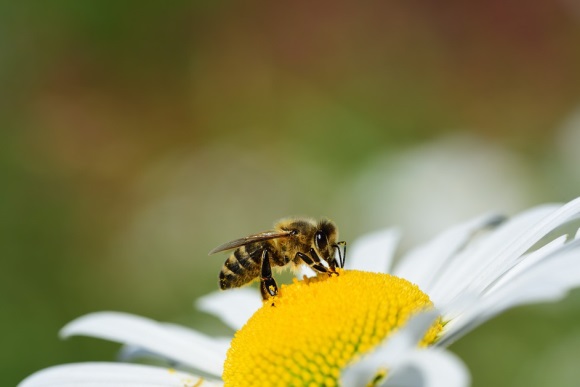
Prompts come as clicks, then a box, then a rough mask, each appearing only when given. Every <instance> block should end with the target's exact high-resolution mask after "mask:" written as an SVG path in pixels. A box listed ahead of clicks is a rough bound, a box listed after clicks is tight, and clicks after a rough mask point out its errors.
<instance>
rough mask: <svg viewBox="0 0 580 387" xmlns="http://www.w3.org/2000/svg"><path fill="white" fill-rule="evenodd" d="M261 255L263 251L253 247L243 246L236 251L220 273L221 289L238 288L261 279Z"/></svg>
mask: <svg viewBox="0 0 580 387" xmlns="http://www.w3.org/2000/svg"><path fill="white" fill-rule="evenodd" d="M261 254H262V251H261V249H256V248H251V246H241V247H239V248H237V249H236V250H234V252H233V253H232V254H231V255H230V256H229V257H228V259H227V260H226V262H225V263H224V266H223V267H222V270H221V272H220V276H219V282H220V288H221V289H222V290H225V289H229V288H237V287H240V286H242V285H245V284H247V283H248V282H250V281H252V280H253V279H255V278H257V277H259V275H260V266H261Z"/></svg>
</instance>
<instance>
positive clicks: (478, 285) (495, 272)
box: [469, 198, 580, 290]
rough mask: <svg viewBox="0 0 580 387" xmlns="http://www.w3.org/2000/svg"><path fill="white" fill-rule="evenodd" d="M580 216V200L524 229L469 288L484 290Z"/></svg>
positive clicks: (489, 261) (490, 261) (495, 256)
mask: <svg viewBox="0 0 580 387" xmlns="http://www.w3.org/2000/svg"><path fill="white" fill-rule="evenodd" d="M578 215H580V198H578V199H576V200H573V201H571V202H569V203H566V204H565V205H563V206H561V207H560V208H558V209H557V210H556V211H553V212H552V213H550V214H549V215H548V216H546V217H544V218H543V219H541V220H540V221H539V222H537V223H536V224H533V225H532V226H531V227H530V228H527V229H524V230H523V232H522V233H521V234H520V235H519V236H518V237H517V238H516V239H515V240H512V241H511V243H508V244H507V245H504V248H503V249H502V250H497V251H498V252H499V253H496V254H495V255H494V256H493V257H492V259H490V260H488V264H487V265H485V267H484V270H481V271H480V272H479V273H478V275H477V276H475V277H474V278H473V281H472V282H471V283H470V285H469V288H470V289H474V290H482V289H485V288H486V287H488V286H489V285H490V284H491V283H493V282H495V281H496V280H497V278H498V277H499V276H501V275H503V274H504V273H505V271H506V269H507V268H510V267H512V265H513V262H515V261H516V260H518V259H519V258H520V257H521V256H522V255H523V254H524V253H525V252H526V251H527V250H529V249H530V248H531V247H532V246H534V245H535V244H536V243H538V242H539V241H540V240H541V239H542V238H543V237H544V236H546V235H547V234H548V233H549V232H551V231H553V230H554V229H555V228H557V227H559V226H561V225H563V224H565V223H566V222H568V221H570V220H572V219H574V218H576V217H578Z"/></svg>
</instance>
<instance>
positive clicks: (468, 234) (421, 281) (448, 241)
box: [393, 214, 504, 293]
mask: <svg viewBox="0 0 580 387" xmlns="http://www.w3.org/2000/svg"><path fill="white" fill-rule="evenodd" d="M503 219H504V218H503V217H501V216H499V215H495V214H490V215H484V216H479V217H477V218H475V219H472V220H470V221H468V222H465V223H463V224H460V225H458V226H455V227H452V228H450V229H448V230H446V231H444V232H442V233H441V234H439V235H438V236H437V237H435V238H434V239H433V240H431V241H430V242H429V243H427V244H425V245H423V246H420V247H418V248H416V249H414V250H411V251H410V252H409V253H408V254H406V255H405V256H404V257H403V258H402V259H401V261H400V262H399V264H398V265H397V266H396V267H395V270H394V271H393V274H394V275H396V276H398V277H401V278H405V279H407V280H409V281H411V282H413V283H415V284H417V285H418V286H419V287H420V288H421V289H422V290H423V291H425V292H427V293H429V290H430V289H431V285H432V283H433V282H434V281H436V280H437V277H438V275H439V274H440V273H441V271H442V270H443V268H444V267H445V266H446V265H447V264H449V261H450V260H452V259H453V257H454V256H455V255H456V254H457V252H459V251H460V250H461V249H462V248H464V247H465V245H466V244H467V243H468V242H469V240H470V239H471V238H472V237H473V236H474V234H475V233H477V232H478V231H480V230H482V229H485V228H488V227H491V226H494V225H496V224H498V223H500V222H501V221H502V220H503Z"/></svg>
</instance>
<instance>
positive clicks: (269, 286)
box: [260, 249, 278, 300]
mask: <svg viewBox="0 0 580 387" xmlns="http://www.w3.org/2000/svg"><path fill="white" fill-rule="evenodd" d="M260 292H261V293H262V299H263V300H267V299H268V298H270V297H274V296H275V295H276V294H278V285H276V280H274V278H273V277H272V267H271V266H270V258H269V257H268V250H267V249H264V251H262V272H261V276H260Z"/></svg>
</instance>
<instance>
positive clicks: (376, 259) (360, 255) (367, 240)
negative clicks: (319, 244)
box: [344, 228, 400, 273]
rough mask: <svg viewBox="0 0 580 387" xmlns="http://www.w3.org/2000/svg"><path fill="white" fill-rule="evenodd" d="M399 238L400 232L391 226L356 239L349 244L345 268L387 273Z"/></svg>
mask: <svg viewBox="0 0 580 387" xmlns="http://www.w3.org/2000/svg"><path fill="white" fill-rule="evenodd" d="M399 238H400V232H399V231H398V230H396V229H392V228H389V229H385V230H381V231H376V232H374V233H371V234H366V235H364V236H362V237H360V238H358V239H356V240H355V241H354V242H353V244H352V246H347V254H346V262H345V265H344V267H345V269H356V270H363V271H372V272H376V273H387V272H388V271H389V269H390V267H391V262H392V261H393V256H394V254H395V249H396V248H397V244H398V243H399Z"/></svg>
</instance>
